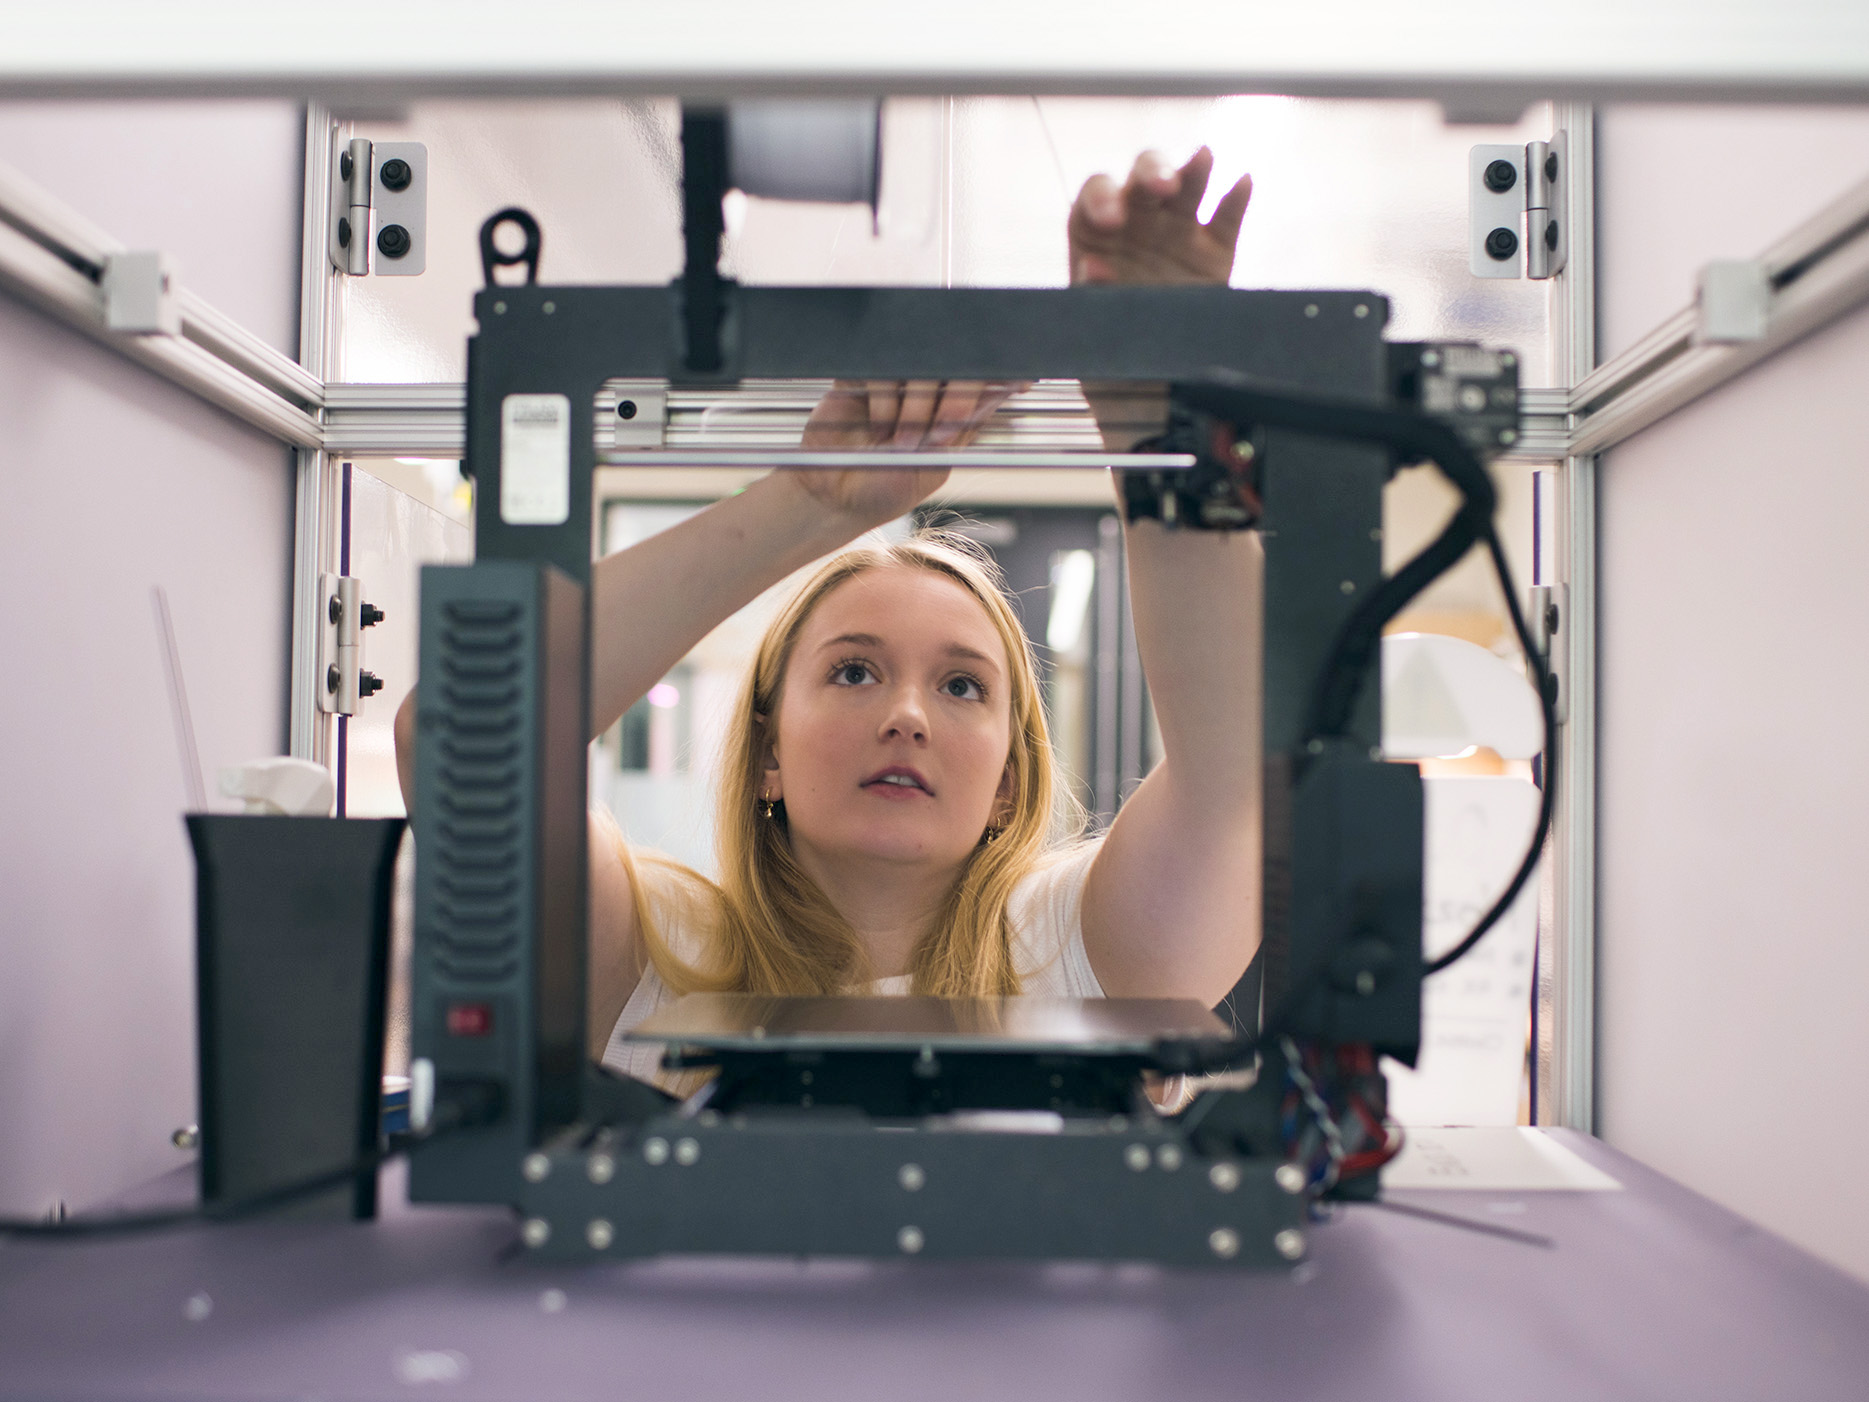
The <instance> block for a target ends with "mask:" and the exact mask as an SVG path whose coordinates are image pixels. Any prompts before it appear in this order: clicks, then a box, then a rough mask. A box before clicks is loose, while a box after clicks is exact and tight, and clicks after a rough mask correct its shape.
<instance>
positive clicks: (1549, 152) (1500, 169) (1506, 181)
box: [1467, 131, 1570, 278]
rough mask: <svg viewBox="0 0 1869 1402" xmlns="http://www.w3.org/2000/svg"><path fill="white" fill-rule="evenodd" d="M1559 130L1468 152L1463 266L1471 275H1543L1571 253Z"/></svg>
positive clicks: (1557, 268) (1565, 148)
mask: <svg viewBox="0 0 1869 1402" xmlns="http://www.w3.org/2000/svg"><path fill="white" fill-rule="evenodd" d="M1569 159H1570V156H1569V147H1568V144H1567V143H1566V141H1565V139H1564V133H1563V132H1561V131H1560V132H1554V133H1552V136H1551V139H1550V140H1549V141H1532V142H1527V143H1526V144H1525V145H1524V146H1475V147H1474V148H1473V149H1472V151H1471V152H1469V153H1468V156H1467V267H1468V268H1469V270H1471V272H1472V273H1473V275H1474V276H1475V277H1494V278H1516V277H1532V278H1548V277H1552V276H1554V275H1556V274H1558V273H1560V272H1562V271H1563V270H1564V264H1565V263H1566V262H1567V261H1568V260H1569V257H1570V229H1569V218H1568V213H1569V212H1568V210H1567V209H1566V206H1565V198H1564V189H1565V185H1564V176H1565V162H1566V161H1568V160H1569Z"/></svg>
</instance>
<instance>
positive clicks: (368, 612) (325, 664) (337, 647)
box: [318, 574, 383, 716]
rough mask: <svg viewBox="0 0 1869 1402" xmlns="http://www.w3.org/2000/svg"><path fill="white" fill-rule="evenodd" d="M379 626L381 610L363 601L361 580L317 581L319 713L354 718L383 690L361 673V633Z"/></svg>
mask: <svg viewBox="0 0 1869 1402" xmlns="http://www.w3.org/2000/svg"><path fill="white" fill-rule="evenodd" d="M382 621H383V610H381V609H380V608H377V607H376V606H375V605H374V604H367V603H365V602H364V600H363V581H362V580H360V579H357V578H356V577H355V576H353V575H347V574H321V575H319V576H318V622H319V625H320V628H321V631H320V633H319V637H318V683H319V685H318V709H319V710H321V711H325V712H328V713H330V714H334V715H340V716H354V715H356V714H357V712H358V711H359V710H360V709H362V706H363V703H364V702H365V701H366V700H367V699H369V698H370V697H372V696H374V695H376V693H377V692H379V691H381V690H382V689H383V682H382V680H381V678H379V677H378V676H377V675H376V674H375V673H374V672H366V671H364V670H363V630H364V629H365V628H370V627H374V626H375V625H376V624H378V623H381V622H382Z"/></svg>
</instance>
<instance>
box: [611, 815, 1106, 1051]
mask: <svg viewBox="0 0 1869 1402" xmlns="http://www.w3.org/2000/svg"><path fill="white" fill-rule="evenodd" d="M1101 845H1102V844H1101V843H1100V842H1095V841H1093V842H1085V843H1080V844H1077V845H1075V846H1072V847H1067V848H1064V849H1062V850H1061V851H1059V852H1058V853H1057V854H1056V855H1054V856H1053V857H1051V858H1050V859H1049V860H1047V861H1045V862H1043V863H1042V864H1041V865H1040V866H1039V868H1038V869H1037V870H1036V871H1034V872H1033V873H1032V874H1031V875H1030V876H1027V877H1026V878H1025V879H1024V880H1023V881H1021V882H1020V883H1019V884H1018V886H1016V887H1015V888H1014V889H1013V893H1012V898H1011V900H1009V901H1008V902H1007V903H1006V915H1007V919H1008V920H1009V922H1010V923H1011V925H1012V954H1013V965H1014V967H1015V968H1017V969H1018V971H1019V983H1020V987H1021V989H1022V990H1023V991H1024V992H1025V993H1028V994H1035V995H1038V996H1041V997H1051V998H1101V997H1103V996H1104V993H1103V985H1102V984H1100V983H1098V982H1097V976H1096V974H1095V973H1094V972H1092V970H1091V967H1090V956H1089V955H1088V954H1086V953H1085V952H1084V926H1083V918H1082V917H1083V906H1084V883H1085V881H1086V880H1087V879H1088V878H1089V876H1090V864H1091V863H1092V862H1093V861H1094V860H1095V859H1096V856H1097V850H1098V848H1099V847H1100V846H1101ZM649 896H650V913H651V915H652V917H653V918H654V919H655V921H656V928H657V930H658V931H659V932H660V933H661V935H662V937H663V939H664V941H665V942H666V943H667V944H668V947H669V950H670V952H671V953H673V954H674V955H675V956H676V957H677V958H678V959H681V960H682V961H683V962H695V961H698V960H699V958H700V955H701V953H702V949H701V938H702V937H701V933H700V932H699V931H697V930H695V929H693V928H692V927H689V926H685V925H683V924H682V923H681V922H680V920H679V919H678V918H677V912H676V910H675V908H674V904H673V903H672V902H666V901H656V900H655V898H654V893H653V892H650V893H649ZM866 991H868V992H870V993H885V994H890V993H893V994H906V993H907V992H908V991H909V976H908V975H907V974H901V975H898V976H897V977H895V978H883V979H877V980H876V982H874V983H873V984H871V985H870V986H869V988H868V990H866ZM674 1001H675V995H674V994H673V993H672V992H670V991H669V987H668V985H667V984H666V983H664V982H663V981H662V978H661V975H659V974H658V973H656V971H655V969H654V968H653V967H650V968H647V969H644V970H643V976H642V979H641V981H640V982H639V983H638V984H637V985H636V991H635V992H634V993H632V994H630V996H629V1001H628V1002H627V1003H625V1004H624V1005H623V1011H622V1013H621V1014H620V1015H619V1016H618V1018H617V1021H616V1026H615V1027H614V1028H613V1029H611V1032H610V1041H609V1044H608V1045H607V1046H605V1047H604V1055H603V1064H604V1065H605V1066H608V1067H609V1068H610V1069H611V1070H612V1071H620V1072H622V1073H623V1074H624V1075H626V1076H635V1077H636V1078H638V1079H639V1080H644V1081H653V1080H654V1079H655V1078H656V1073H657V1072H658V1071H659V1070H661V1067H662V1044H661V1043H660V1042H628V1041H625V1040H623V1034H624V1033H625V1032H628V1031H629V1030H630V1029H631V1028H632V1027H634V1026H635V1025H636V1024H637V1023H639V1022H641V1021H642V1020H643V1019H644V1018H647V1017H648V1016H649V1015H650V1014H651V1013H655V1012H659V1011H660V1010H661V1009H663V1008H665V1007H668V1006H669V1005H670V1004H672V1003H673V1002H674Z"/></svg>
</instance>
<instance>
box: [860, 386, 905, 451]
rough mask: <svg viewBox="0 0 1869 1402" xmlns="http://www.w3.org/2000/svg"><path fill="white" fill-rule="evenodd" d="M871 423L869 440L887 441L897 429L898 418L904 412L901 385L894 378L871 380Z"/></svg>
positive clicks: (875, 441)
mask: <svg viewBox="0 0 1869 1402" xmlns="http://www.w3.org/2000/svg"><path fill="white" fill-rule="evenodd" d="M869 399H870V423H869V434H868V436H867V441H868V442H870V443H887V442H888V441H889V439H890V436H891V435H892V434H894V433H895V431H896V418H897V416H898V415H899V414H900V413H901V412H902V394H901V386H900V385H898V384H897V383H896V382H895V381H894V380H871V381H870V382H869Z"/></svg>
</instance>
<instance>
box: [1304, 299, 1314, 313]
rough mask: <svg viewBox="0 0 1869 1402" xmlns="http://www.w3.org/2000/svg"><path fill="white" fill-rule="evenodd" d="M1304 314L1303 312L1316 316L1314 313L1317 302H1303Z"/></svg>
mask: <svg viewBox="0 0 1869 1402" xmlns="http://www.w3.org/2000/svg"><path fill="white" fill-rule="evenodd" d="M1304 314H1305V315H1306V316H1316V315H1317V303H1316V302H1307V303H1306V304H1305V308H1304Z"/></svg>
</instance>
